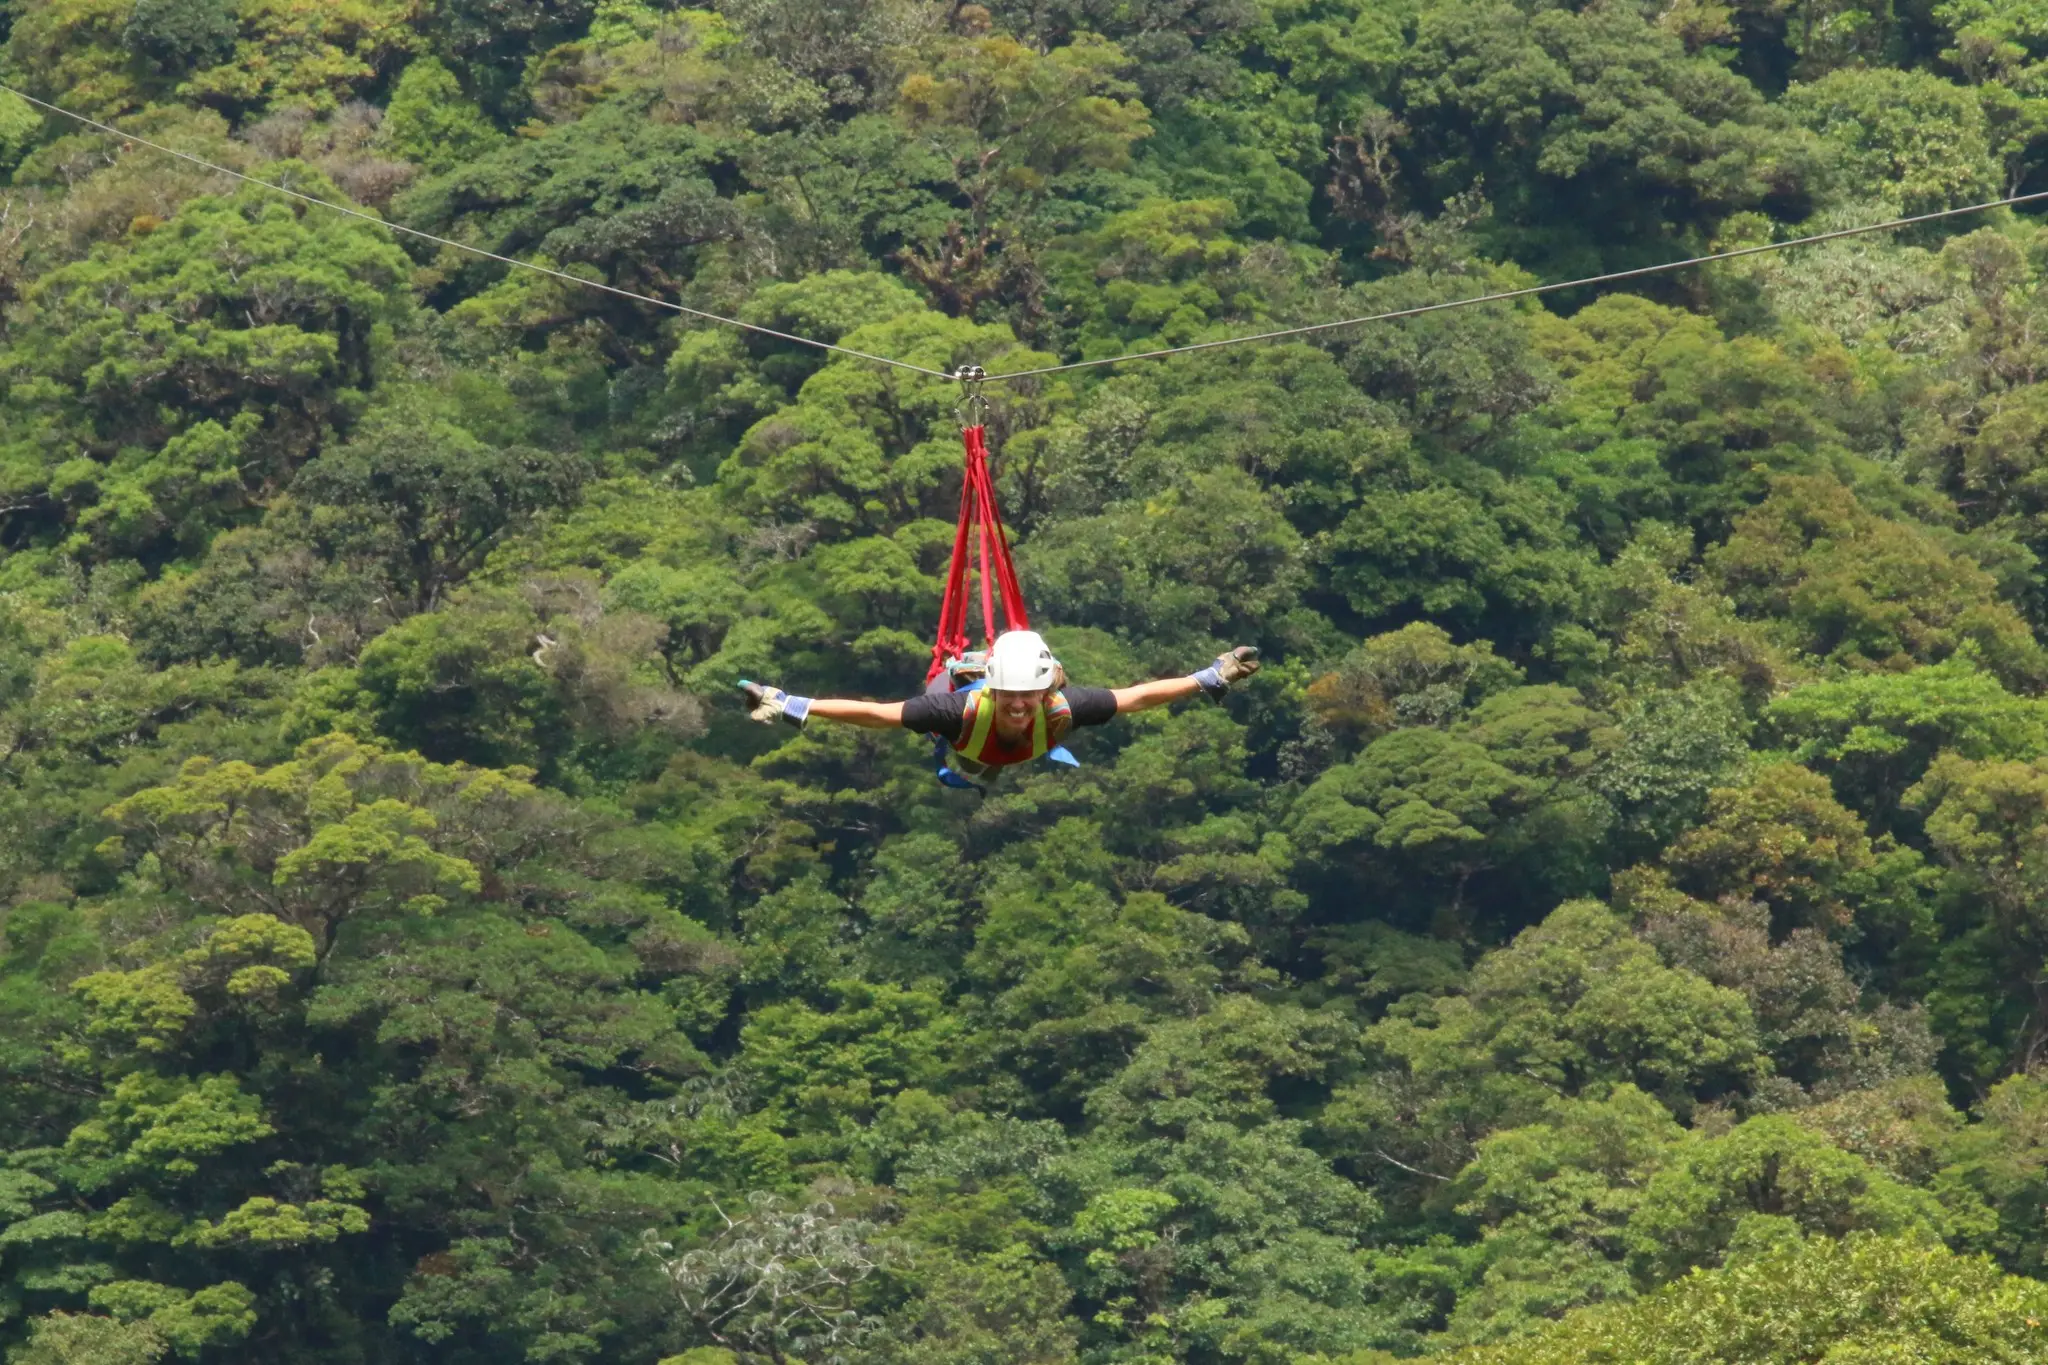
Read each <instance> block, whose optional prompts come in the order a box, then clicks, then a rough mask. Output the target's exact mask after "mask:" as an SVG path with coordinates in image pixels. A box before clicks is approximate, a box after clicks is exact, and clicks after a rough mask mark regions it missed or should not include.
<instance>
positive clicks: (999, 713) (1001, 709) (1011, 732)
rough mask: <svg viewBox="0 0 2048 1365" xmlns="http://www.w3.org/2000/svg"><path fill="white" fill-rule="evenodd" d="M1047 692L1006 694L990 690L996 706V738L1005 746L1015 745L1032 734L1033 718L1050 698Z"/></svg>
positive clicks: (994, 689) (993, 689)
mask: <svg viewBox="0 0 2048 1365" xmlns="http://www.w3.org/2000/svg"><path fill="white" fill-rule="evenodd" d="M1050 695H1051V693H1050V691H1046V692H1004V691H1001V690H999V689H996V688H990V689H989V696H991V697H993V698H994V699H995V704H996V738H997V739H1000V740H1001V741H1002V742H1003V743H1005V744H1015V743H1017V741H1019V740H1021V739H1023V738H1024V736H1025V735H1026V734H1028V733H1030V730H1031V718H1032V717H1033V716H1035V715H1037V714H1038V711H1039V708H1040V707H1042V706H1044V705H1045V699H1046V698H1047V697H1048V696H1050Z"/></svg>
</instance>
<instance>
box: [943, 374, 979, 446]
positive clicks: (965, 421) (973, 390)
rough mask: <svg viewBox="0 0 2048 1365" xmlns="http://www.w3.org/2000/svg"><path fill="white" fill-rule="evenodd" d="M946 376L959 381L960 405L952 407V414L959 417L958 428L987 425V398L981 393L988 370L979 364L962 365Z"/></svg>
mask: <svg viewBox="0 0 2048 1365" xmlns="http://www.w3.org/2000/svg"><path fill="white" fill-rule="evenodd" d="M948 378H952V379H957V380H959V381H960V406H959V407H956V408H954V409H953V416H955V417H956V418H958V419H959V421H960V429H961V430H962V431H965V430H966V429H967V428H969V427H982V426H987V425H988V399H987V397H986V396H984V395H983V393H982V391H981V390H982V386H983V385H984V384H986V383H988V371H987V370H984V369H983V368H982V367H981V366H979V365H962V366H959V367H958V368H957V369H955V370H954V371H953V372H952V373H951V374H950V375H949V376H948Z"/></svg>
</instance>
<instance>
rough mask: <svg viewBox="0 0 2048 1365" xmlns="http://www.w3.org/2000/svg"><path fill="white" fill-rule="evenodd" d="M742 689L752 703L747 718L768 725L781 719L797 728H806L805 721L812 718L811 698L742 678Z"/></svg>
mask: <svg viewBox="0 0 2048 1365" xmlns="http://www.w3.org/2000/svg"><path fill="white" fill-rule="evenodd" d="M740 691H742V692H744V693H746V694H747V701H748V702H749V703H750V705H749V708H748V710H747V718H748V719H750V720H758V721H760V722H761V723H762V724H763V725H768V724H771V723H773V722H774V721H776V720H781V721H783V722H785V723H786V724H789V725H794V726H795V727H796V728H797V729H799V730H801V729H803V728H804V721H806V720H807V719H809V718H810V714H811V699H810V698H809V697H792V696H791V695H789V693H787V692H785V691H783V690H782V689H781V688H779V687H768V686H765V685H763V684H761V683H757V682H748V681H747V680H746V679H745V678H742V679H740Z"/></svg>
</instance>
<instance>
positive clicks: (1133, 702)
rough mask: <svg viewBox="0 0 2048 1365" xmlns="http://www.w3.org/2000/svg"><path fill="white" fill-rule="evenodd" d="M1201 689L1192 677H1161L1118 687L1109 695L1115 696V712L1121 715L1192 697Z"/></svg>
mask: <svg viewBox="0 0 2048 1365" xmlns="http://www.w3.org/2000/svg"><path fill="white" fill-rule="evenodd" d="M1201 690H1202V685H1201V684H1200V683H1198V682H1196V681H1195V680H1194V679H1193V678H1161V679H1160V680H1159V681H1158V682H1145V683H1137V684H1135V685H1134V686H1131V687H1119V688H1117V689H1116V690H1115V691H1113V692H1111V693H1110V695H1111V696H1113V697H1115V698H1116V713H1117V714H1118V715H1120V716H1122V715H1128V714H1129V713H1130V712H1132V711H1149V710H1151V709H1152V708H1153V707H1155V706H1165V705H1167V704H1168V703H1170V702H1176V701H1179V700H1181V699H1182V698H1184V697H1192V696H1194V695H1195V694H1196V693H1197V692H1199V691H1201Z"/></svg>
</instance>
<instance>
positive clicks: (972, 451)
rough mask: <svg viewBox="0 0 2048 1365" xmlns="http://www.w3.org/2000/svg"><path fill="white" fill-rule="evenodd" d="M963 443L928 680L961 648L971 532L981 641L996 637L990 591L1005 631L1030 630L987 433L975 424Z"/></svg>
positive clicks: (963, 649) (964, 637) (964, 647)
mask: <svg viewBox="0 0 2048 1365" xmlns="http://www.w3.org/2000/svg"><path fill="white" fill-rule="evenodd" d="M960 435H961V438H962V440H963V441H964V442H965V443H966V446H967V477H966V479H965V481H964V482H963V483H962V484H961V487H960V521H959V524H958V526H956V527H955V529H954V531H953V560H952V563H951V564H950V565H949V566H948V567H947V570H946V595H945V597H944V599H943V600H942V601H941V602H940V604H939V640H938V643H937V644H936V645H934V646H932V666H931V669H930V671H928V672H927V673H926V674H925V675H924V676H925V681H926V682H930V681H931V680H932V679H933V678H936V677H938V676H939V674H940V673H942V672H944V671H945V667H946V661H947V660H948V659H957V658H959V657H960V656H961V655H962V654H964V653H966V652H967V602H968V596H969V594H968V589H967V569H968V563H967V533H968V530H969V529H970V528H972V529H973V531H974V532H975V536H976V539H977V541H978V542H979V543H978V545H977V547H976V548H977V550H978V552H979V553H978V558H979V559H980V571H981V575H980V576H981V626H982V632H983V636H984V638H985V639H986V640H988V641H991V642H993V641H994V639H995V637H996V611H995V595H996V593H998V592H1000V593H1001V594H1002V599H1003V621H1004V626H1003V628H1004V629H1005V630H1029V629H1031V615H1030V613H1029V612H1027V611H1026V610H1025V609H1024V592H1023V589H1021V588H1020V587H1018V586H1017V568H1016V565H1014V564H1013V563H1011V562H1010V540H1009V537H1008V536H1006V535H1005V534H1003V518H1002V514H1001V513H1000V512H998V511H996V486H995V481H994V480H993V479H992V478H990V477H989V472H988V441H987V439H986V437H987V433H986V432H985V431H984V430H983V429H982V428H981V427H978V426H973V427H968V428H967V429H966V430H964V431H962V432H961V433H960Z"/></svg>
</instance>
